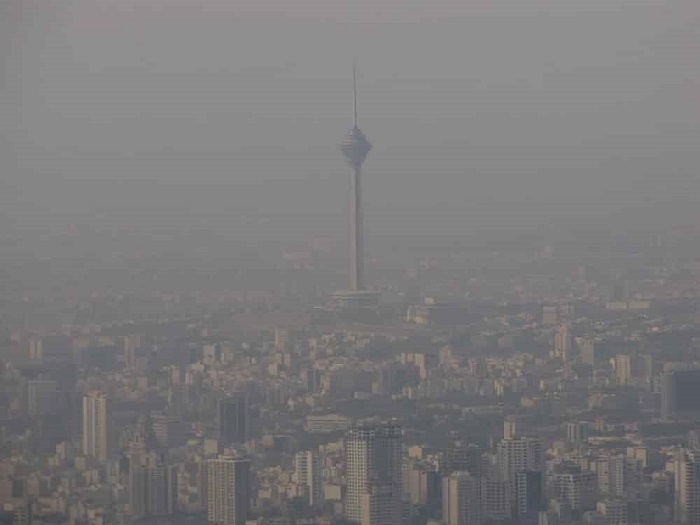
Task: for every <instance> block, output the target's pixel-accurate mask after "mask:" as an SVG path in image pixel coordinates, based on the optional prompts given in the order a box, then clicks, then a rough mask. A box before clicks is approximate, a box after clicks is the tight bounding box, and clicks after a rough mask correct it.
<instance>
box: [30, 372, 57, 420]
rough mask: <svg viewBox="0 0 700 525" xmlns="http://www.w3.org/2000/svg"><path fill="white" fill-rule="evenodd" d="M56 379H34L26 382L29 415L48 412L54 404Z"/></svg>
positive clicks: (52, 408)
mask: <svg viewBox="0 0 700 525" xmlns="http://www.w3.org/2000/svg"><path fill="white" fill-rule="evenodd" d="M56 394H57V384H56V381H48V380H40V379H35V380H31V381H29V382H28V383H27V411H28V412H29V415H31V416H43V415H45V414H50V413H51V412H52V411H53V410H54V409H56V408H58V407H57V404H56Z"/></svg>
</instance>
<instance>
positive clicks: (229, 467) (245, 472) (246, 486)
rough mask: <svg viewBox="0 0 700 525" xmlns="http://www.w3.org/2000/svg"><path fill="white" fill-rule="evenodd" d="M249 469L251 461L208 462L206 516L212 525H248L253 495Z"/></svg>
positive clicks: (228, 458) (230, 459)
mask: <svg viewBox="0 0 700 525" xmlns="http://www.w3.org/2000/svg"><path fill="white" fill-rule="evenodd" d="M250 466H251V461H250V460H249V459H235V458H230V457H220V458H218V459H210V460H208V461H207V516H208V522H209V523H210V524H211V525H245V522H246V519H247V518H248V513H249V511H250V498H251V494H252V487H251V471H250Z"/></svg>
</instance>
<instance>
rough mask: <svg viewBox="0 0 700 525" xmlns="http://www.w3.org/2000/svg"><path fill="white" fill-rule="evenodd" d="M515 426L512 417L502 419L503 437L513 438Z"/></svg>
mask: <svg viewBox="0 0 700 525" xmlns="http://www.w3.org/2000/svg"><path fill="white" fill-rule="evenodd" d="M516 428H517V427H516V422H515V421H513V420H512V419H506V420H505V421H503V439H515V437H516Z"/></svg>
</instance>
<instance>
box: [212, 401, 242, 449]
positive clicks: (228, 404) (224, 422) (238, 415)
mask: <svg viewBox="0 0 700 525" xmlns="http://www.w3.org/2000/svg"><path fill="white" fill-rule="evenodd" d="M217 418H218V425H219V440H220V441H221V442H222V443H223V444H224V445H230V444H231V443H245V442H246V441H248V440H249V439H250V408H249V406H248V396H247V394H246V393H245V392H235V393H233V394H232V395H230V396H228V397H226V398H223V399H220V400H219V402H218V406H217Z"/></svg>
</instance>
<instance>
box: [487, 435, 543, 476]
mask: <svg viewBox="0 0 700 525" xmlns="http://www.w3.org/2000/svg"><path fill="white" fill-rule="evenodd" d="M496 463H497V466H498V469H499V471H500V474H501V477H502V478H503V479H505V480H509V481H515V475H516V474H517V473H518V472H523V471H526V470H529V471H537V472H539V471H542V470H543V469H544V444H543V443H542V440H541V439H538V438H527V437H522V438H518V439H504V440H502V441H501V442H500V443H499V444H498V446H497V448H496Z"/></svg>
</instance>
